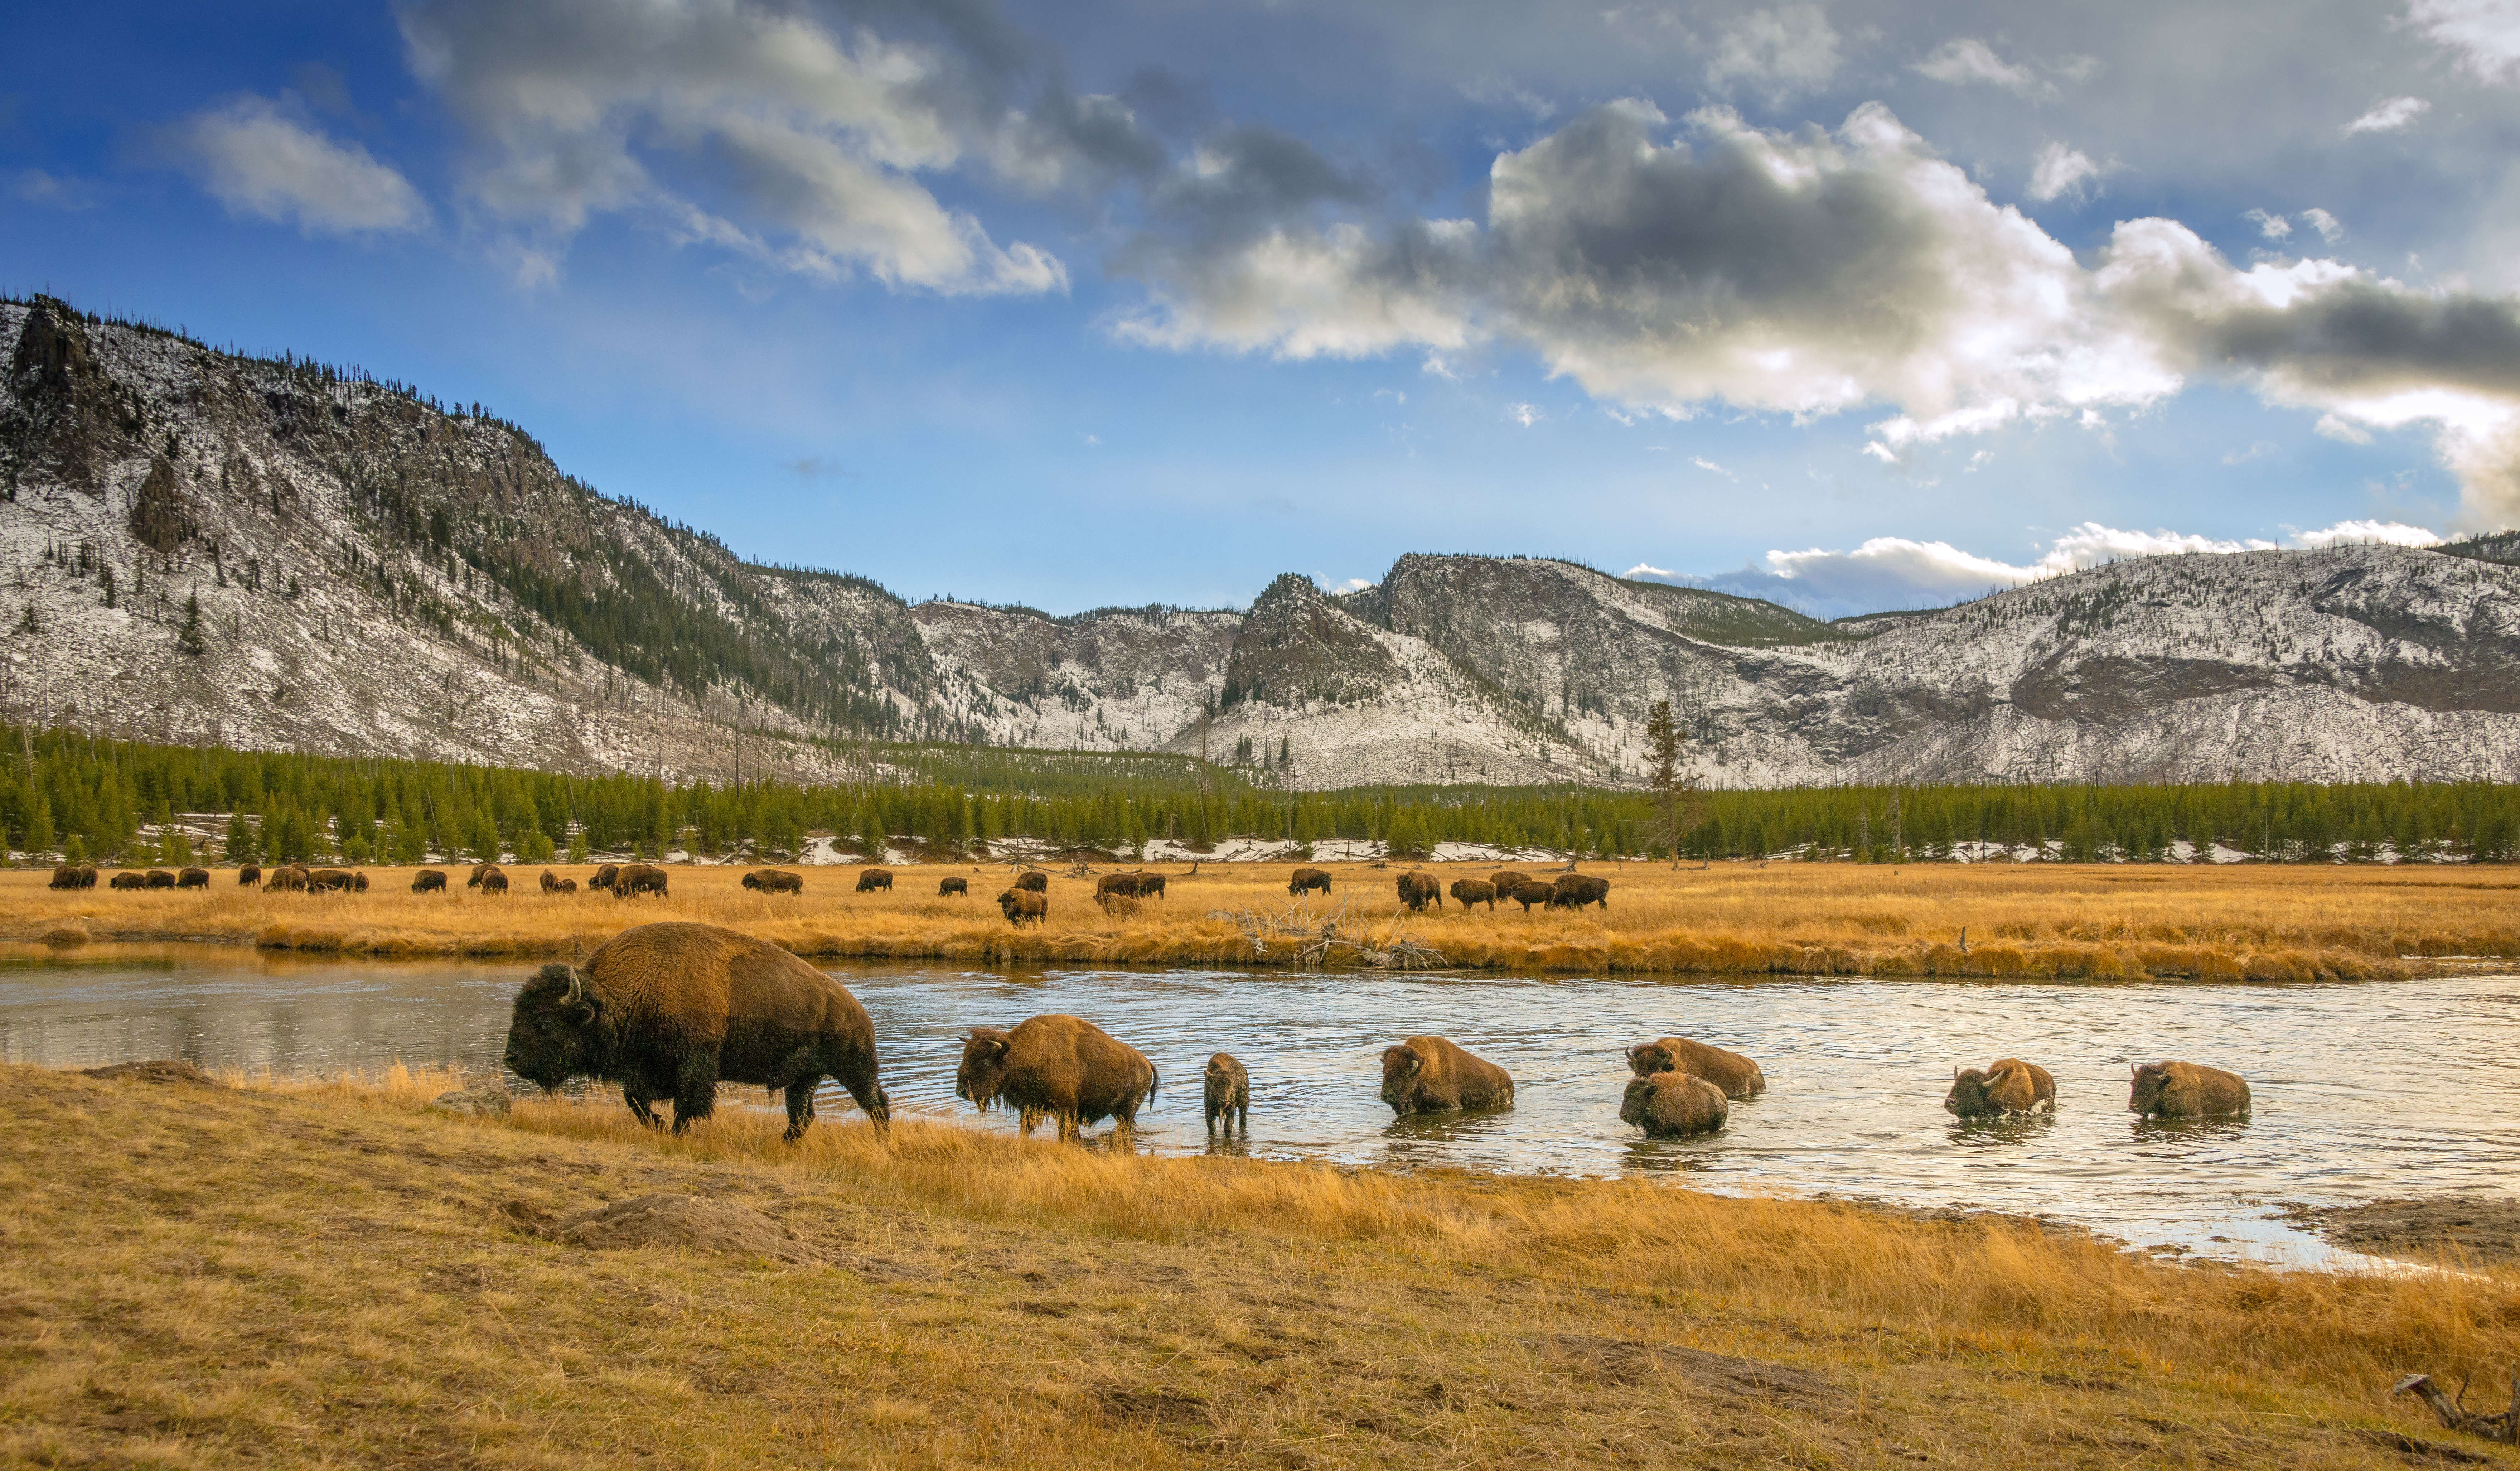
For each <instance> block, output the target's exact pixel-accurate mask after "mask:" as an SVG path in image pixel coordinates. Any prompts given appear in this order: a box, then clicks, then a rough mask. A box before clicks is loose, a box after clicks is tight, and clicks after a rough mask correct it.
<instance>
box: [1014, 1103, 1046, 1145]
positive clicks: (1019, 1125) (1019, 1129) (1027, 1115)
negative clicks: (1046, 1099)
mask: <svg viewBox="0 0 2520 1471" xmlns="http://www.w3.org/2000/svg"><path fill="white" fill-rule="evenodd" d="M1040 1126H1041V1110H1039V1109H1037V1108H1027V1109H1019V1110H1017V1111H1016V1113H1015V1132H1016V1133H1018V1134H1021V1135H1022V1136H1023V1137H1025V1138H1027V1139H1029V1138H1031V1137H1032V1131H1033V1130H1034V1129H1036V1128H1039V1127H1040Z"/></svg>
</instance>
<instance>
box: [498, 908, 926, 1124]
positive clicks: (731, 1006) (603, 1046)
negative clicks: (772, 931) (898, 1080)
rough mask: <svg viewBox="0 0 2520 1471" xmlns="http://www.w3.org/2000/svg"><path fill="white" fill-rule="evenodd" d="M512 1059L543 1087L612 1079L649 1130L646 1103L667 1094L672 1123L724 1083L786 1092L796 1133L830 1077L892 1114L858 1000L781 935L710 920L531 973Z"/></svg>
mask: <svg viewBox="0 0 2520 1471" xmlns="http://www.w3.org/2000/svg"><path fill="white" fill-rule="evenodd" d="M507 1064H508V1066H509V1067H510V1068H512V1069H514V1070H515V1071H516V1072H517V1075H518V1076H519V1077H521V1078H523V1079H524V1080H526V1081H527V1082H531V1083H536V1084H538V1085H540V1086H541V1087H543V1088H546V1089H558V1088H559V1087H560V1085H561V1084H562V1083H563V1082H566V1081H567V1080H570V1079H571V1078H600V1079H602V1080H605V1081H607V1082H617V1083H619V1084H620V1085H621V1097H622V1099H623V1101H624V1102H627V1103H628V1104H629V1105H630V1112H631V1113H632V1114H634V1115H636V1116H637V1117H638V1120H639V1122H640V1123H642V1124H645V1125H648V1126H651V1127H653V1126H656V1125H657V1123H658V1120H657V1118H656V1114H655V1111H654V1110H653V1109H652V1107H650V1105H651V1104H652V1103H654V1102H655V1101H656V1100H658V1099H663V1098H670V1099H672V1100H673V1103H674V1132H676V1133H681V1132H682V1131H683V1130H684V1129H686V1128H688V1127H690V1126H692V1124H693V1123H694V1122H695V1121H697V1120H700V1119H705V1118H707V1117H708V1116H709V1112H710V1110H711V1109H713V1108H714V1107H716V1104H717V1085H718V1083H719V1082H720V1081H726V1082H748V1083H752V1084H755V1085H757V1086H760V1087H765V1088H768V1089H770V1090H771V1091H773V1092H778V1091H780V1090H782V1089H785V1090H786V1092H787V1134H786V1137H787V1140H788V1141H789V1142H791V1143H792V1142H793V1141H794V1140H795V1139H796V1138H797V1136H798V1135H800V1134H802V1133H804V1132H805V1126H806V1125H808V1124H811V1123H813V1122H814V1085H815V1084H816V1083H818V1082H820V1081H822V1080H824V1079H825V1078H831V1079H834V1080H838V1082H839V1084H840V1086H841V1087H844V1088H846V1089H848V1091H849V1096H850V1097H851V1098H854V1099H856V1100H857V1104H858V1107H859V1108H861V1109H864V1110H866V1116H867V1117H868V1118H869V1119H872V1120H874V1121H875V1126H876V1127H877V1128H882V1127H884V1126H885V1125H886V1123H887V1122H888V1121H889V1120H890V1119H891V1117H892V1106H891V1100H890V1099H888V1098H886V1097H885V1096H884V1091H883V1088H882V1086H881V1085H880V1084H879V1083H878V1082H877V1078H876V1053H875V1023H873V1022H872V1021H870V1020H868V1018H867V1014H866V1008H865V1007H863V1006H860V1005H859V1004H858V1001H857V997H855V996H852V995H850V994H849V993H848V990H847V989H846V988H844V987H842V986H841V985H840V984H839V983H838V982H836V981H834V980H832V978H831V977H829V976H826V975H824V974H823V973H822V972H821V971H818V970H816V969H814V968H813V967H812V966H810V965H807V964H806V963H805V962H804V961H802V960H799V959H797V958H796V957H795V956H793V955H791V954H789V953H788V952H787V951H786V950H783V949H781V948H779V947H778V946H777V945H775V944H771V943H768V942H764V941H759V940H754V939H752V938H751V937H750V936H746V935H738V934H737V933H735V932H734V931H733V930H721V929H719V928H717V927H716V926H714V925H696V924H676V923H667V924H655V925H640V926H638V927H636V928H634V929H629V930H624V931H622V932H621V933H620V934H618V935H616V936H614V937H613V938H612V939H611V940H610V941H609V942H607V943H606V944H605V945H604V946H603V948H601V949H599V950H597V951H596V952H595V953H594V954H592V955H589V956H588V957H587V958H586V963H585V965H583V966H580V967H570V966H566V965H558V964H554V965H546V966H544V967H543V968H542V969H541V970H539V971H536V972H535V973H534V977H533V979H532V980H530V981H527V982H526V983H525V987H524V989H522V990H520V991H518V992H517V1005H516V1011H515V1013H514V1015H513V1017H512V1018H511V1020H510V1021H509V1024H508V1054H507Z"/></svg>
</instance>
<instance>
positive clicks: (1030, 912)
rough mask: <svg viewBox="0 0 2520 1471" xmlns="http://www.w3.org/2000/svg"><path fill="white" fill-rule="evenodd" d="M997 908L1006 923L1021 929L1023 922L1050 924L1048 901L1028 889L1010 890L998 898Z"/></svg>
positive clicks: (1044, 896)
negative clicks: (1004, 916) (1005, 918)
mask: <svg viewBox="0 0 2520 1471" xmlns="http://www.w3.org/2000/svg"><path fill="white" fill-rule="evenodd" d="M998 908H999V910H1000V911H1001V912H1003V913H1004V914H1005V915H1006V917H1007V923H1008V924H1011V925H1014V926H1016V927H1017V928H1021V927H1022V925H1023V922H1024V921H1025V920H1031V921H1032V922H1033V923H1034V924H1037V925H1046V924H1048V923H1050V899H1049V896H1046V895H1041V894H1036V893H1034V892H1033V891H1032V890H1029V889H1010V890H1008V891H1007V892H1006V893H1004V894H1001V895H999V896H998Z"/></svg>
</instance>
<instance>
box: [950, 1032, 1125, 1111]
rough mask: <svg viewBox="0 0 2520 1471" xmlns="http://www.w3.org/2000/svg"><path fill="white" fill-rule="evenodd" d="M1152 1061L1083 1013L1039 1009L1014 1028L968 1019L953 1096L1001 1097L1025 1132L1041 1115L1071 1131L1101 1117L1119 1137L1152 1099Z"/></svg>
mask: <svg viewBox="0 0 2520 1471" xmlns="http://www.w3.org/2000/svg"><path fill="white" fill-rule="evenodd" d="M1155 1082H1156V1079H1155V1065H1154V1064H1153V1063H1150V1062H1148V1061H1147V1055H1146V1054H1145V1053H1143V1052H1140V1051H1139V1050H1138V1049H1137V1048H1135V1047H1132V1046H1130V1045H1129V1044H1128V1043H1126V1042H1124V1041H1121V1040H1120V1039H1119V1038H1117V1037H1115V1036H1113V1035H1111V1034H1109V1033H1107V1032H1105V1031H1103V1030H1102V1028H1100V1027H1097V1026H1095V1025H1094V1024H1093V1023H1092V1022H1089V1021H1086V1020H1085V1019H1083V1018H1082V1017H1070V1016H1056V1015H1053V1016H1038V1017H1033V1018H1031V1019H1030V1020H1028V1021H1025V1022H1021V1023H1018V1024H1017V1025H1016V1026H1015V1027H1014V1029H1013V1030H1012V1031H1007V1032H1001V1031H999V1030H998V1029H997V1028H995V1027H974V1028H972V1029H971V1034H970V1035H969V1036H967V1037H966V1038H964V1041H963V1064H962V1066H961V1067H959V1068H957V1069H955V1070H954V1096H955V1097H957V1098H962V1099H966V1100H967V1101H968V1102H970V1103H971V1104H972V1105H973V1106H975V1107H978V1108H982V1109H985V1108H987V1107H988V1106H989V1104H990V1103H991V1102H992V1101H996V1100H1004V1101H1005V1102H1006V1103H1007V1104H1008V1105H1010V1106H1011V1107H1012V1108H1013V1109H1014V1110H1015V1118H1016V1127H1017V1128H1018V1130H1019V1131H1020V1132H1022V1133H1023V1135H1024V1136H1025V1137H1027V1138H1029V1137H1031V1135H1032V1131H1033V1128H1034V1126H1037V1125H1039V1124H1040V1123H1041V1121H1042V1120H1043V1118H1045V1117H1048V1118H1050V1119H1054V1120H1056V1121H1057V1124H1058V1136H1059V1137H1060V1138H1061V1139H1073V1138H1075V1137H1077V1136H1078V1135H1079V1134H1081V1133H1082V1132H1084V1130H1085V1129H1086V1128H1088V1127H1090V1126H1093V1125H1096V1124H1100V1123H1102V1121H1103V1120H1105V1119H1112V1120H1116V1121H1118V1125H1117V1132H1118V1135H1119V1137H1121V1138H1124V1139H1125V1138H1128V1137H1130V1136H1131V1135H1133V1134H1135V1133H1136V1132H1137V1131H1138V1107H1139V1105H1140V1104H1142V1103H1152V1102H1154V1101H1155Z"/></svg>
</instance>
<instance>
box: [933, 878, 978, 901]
mask: <svg viewBox="0 0 2520 1471" xmlns="http://www.w3.org/2000/svg"><path fill="white" fill-rule="evenodd" d="M948 895H951V896H954V897H956V898H969V897H970V896H971V881H970V880H969V879H967V878H963V877H960V876H956V877H952V878H942V879H938V880H937V881H936V896H937V897H938V898H944V897H945V896H948Z"/></svg>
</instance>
